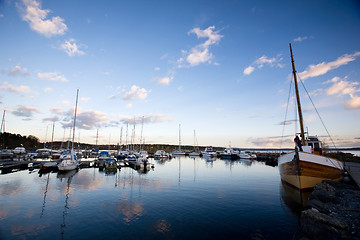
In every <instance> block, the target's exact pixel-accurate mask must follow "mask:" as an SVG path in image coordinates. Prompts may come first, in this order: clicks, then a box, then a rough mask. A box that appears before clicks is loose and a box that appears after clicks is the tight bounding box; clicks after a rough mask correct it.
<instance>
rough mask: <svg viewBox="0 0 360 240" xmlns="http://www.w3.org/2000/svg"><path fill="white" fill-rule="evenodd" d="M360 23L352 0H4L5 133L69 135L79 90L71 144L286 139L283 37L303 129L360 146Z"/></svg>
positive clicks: (290, 113)
mask: <svg viewBox="0 0 360 240" xmlns="http://www.w3.org/2000/svg"><path fill="white" fill-rule="evenodd" d="M359 26H360V3H359V2H358V1H352V0H348V1H334V0H319V1H312V0H304V1H292V0H290V1H266V0H263V1H236V0H227V1H223V0H220V1H205V0H204V1H196V0H195V1H194V0H192V1H187V0H185V1H146V0H144V1H138V0H134V1H115V0H113V1H112V0H107V1H92V0H89V1H69V0H63V1H49V0H43V1H39V0H2V1H0V36H1V37H0V109H1V113H2V114H1V116H3V112H4V110H5V117H3V118H2V119H4V120H3V121H4V125H5V126H4V127H5V131H6V132H11V133H16V134H21V135H26V136H28V135H34V136H36V137H38V138H39V139H40V140H41V141H51V136H52V128H53V126H54V140H56V141H61V140H66V139H68V138H69V137H71V134H72V133H71V130H70V129H71V128H72V123H73V118H74V108H75V102H76V91H77V89H79V103H78V111H77V119H76V132H75V139H76V141H80V142H85V143H90V144H95V143H96V139H97V140H98V143H99V144H109V143H111V144H117V143H120V141H121V143H122V144H125V143H126V142H128V143H129V142H130V141H131V136H135V137H133V142H135V143H140V141H141V139H144V140H143V141H144V142H145V143H148V144H152V143H163V144H179V133H180V141H181V144H182V145H193V144H196V145H200V146H207V145H212V146H224V147H226V146H228V145H231V146H232V147H239V148H281V147H282V148H284V147H293V141H292V139H293V138H294V134H295V132H298V131H299V130H298V129H299V124H298V121H297V119H298V117H296V112H295V105H294V104H293V102H294V101H293V100H294V97H293V92H294V90H293V89H294V85H293V84H291V73H292V68H291V59H290V51H289V43H291V44H292V48H293V53H294V59H295V65H296V70H297V73H298V77H299V79H300V80H301V82H300V83H299V88H300V95H301V105H302V109H303V115H304V125H305V127H306V129H307V130H308V132H309V134H310V135H317V136H319V137H320V139H321V140H323V141H324V142H325V143H326V145H328V146H330V147H334V145H335V147H360V124H359V119H360V84H359V83H360V27H359ZM302 83H303V85H304V86H305V88H306V91H307V92H308V94H307V93H306V91H304V88H303V87H302V86H303V85H302ZM289 93H290V95H289ZM307 95H310V97H311V100H312V102H313V103H314V105H315V107H316V109H314V107H313V105H312V102H311V101H310V100H309V98H308V97H307ZM288 102H289V104H288ZM317 112H318V113H319V115H320V118H319V117H318V114H317ZM134 123H135V124H134ZM323 123H324V126H325V127H324V126H323ZM2 130H3V129H2ZM126 133H127V134H126ZM126 135H127V137H126ZM97 136H98V137H97ZM141 137H142V138H141ZM333 143H334V145H333Z"/></svg>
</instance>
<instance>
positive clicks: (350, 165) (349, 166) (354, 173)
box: [344, 162, 360, 187]
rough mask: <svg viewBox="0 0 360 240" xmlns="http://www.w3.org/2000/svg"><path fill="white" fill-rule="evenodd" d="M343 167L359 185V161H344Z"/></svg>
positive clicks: (359, 185)
mask: <svg viewBox="0 0 360 240" xmlns="http://www.w3.org/2000/svg"><path fill="white" fill-rule="evenodd" d="M344 167H345V170H346V171H347V172H348V173H349V175H350V176H351V178H352V179H353V180H354V181H355V183H356V184H357V185H358V187H360V163H354V162H345V165H344Z"/></svg>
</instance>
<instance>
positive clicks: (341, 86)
mask: <svg viewBox="0 0 360 240" xmlns="http://www.w3.org/2000/svg"><path fill="white" fill-rule="evenodd" d="M334 79H335V78H333V80H334ZM357 85H359V83H358V82H349V81H345V80H340V79H337V80H336V81H335V82H334V84H333V85H332V86H331V87H330V88H328V89H327V90H326V93H327V94H328V95H335V94H337V95H340V96H341V95H347V94H353V93H355V92H357V91H359V90H358V89H356V86H357Z"/></svg>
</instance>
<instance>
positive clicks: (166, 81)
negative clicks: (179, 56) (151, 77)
mask: <svg viewBox="0 0 360 240" xmlns="http://www.w3.org/2000/svg"><path fill="white" fill-rule="evenodd" d="M172 79H173V78H172V77H162V78H156V79H155V80H156V82H157V83H158V84H162V85H169V84H170V82H171V80H172Z"/></svg>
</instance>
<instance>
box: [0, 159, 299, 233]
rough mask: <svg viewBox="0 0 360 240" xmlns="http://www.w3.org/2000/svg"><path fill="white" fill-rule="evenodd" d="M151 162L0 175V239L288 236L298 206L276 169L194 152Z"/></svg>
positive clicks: (294, 225)
mask: <svg viewBox="0 0 360 240" xmlns="http://www.w3.org/2000/svg"><path fill="white" fill-rule="evenodd" d="M154 162H155V164H156V168H155V169H156V171H154V169H150V170H147V171H146V172H145V171H144V170H135V169H132V168H130V167H123V168H121V170H117V171H116V172H115V173H114V174H106V173H105V171H102V172H99V171H98V169H97V168H94V169H90V168H86V169H80V170H79V171H78V172H77V171H72V172H67V173H47V174H43V175H42V176H43V177H42V178H39V177H38V176H31V175H29V174H27V173H26V174H21V172H18V173H14V174H13V175H11V174H9V175H7V176H6V178H5V177H4V176H1V175H0V193H6V192H7V194H5V195H0V200H1V201H0V239H2V238H1V237H3V236H1V232H3V234H4V237H3V239H13V238H16V239H26V238H36V239H40V240H42V239H48V238H49V236H50V234H51V233H54V232H55V233H56V235H57V237H53V238H55V239H59V238H61V239H67V238H75V239H78V238H82V239H98V238H99V239H102V238H104V239H116V238H125V239H130V238H133V239H145V238H146V239H176V240H177V239H190V238H192V239H205V238H206V239H209V240H210V239H219V238H225V237H226V238H229V239H251V238H253V239H256V238H260V239H265V238H266V239H289V238H291V237H292V234H293V231H294V230H295V227H296V224H297V219H295V215H294V214H292V211H293V210H291V209H293V208H294V205H295V209H296V206H297V205H296V202H295V204H294V201H293V199H292V198H291V197H289V196H288V195H289V191H288V190H287V189H285V188H286V187H287V186H283V185H280V179H279V173H278V171H277V169H276V168H272V167H269V166H266V165H265V163H264V162H257V161H256V160H253V161H251V160H235V161H232V160H219V159H216V160H215V161H209V160H208V159H204V158H199V157H195V158H189V157H179V158H173V159H171V160H154ZM230 171H231V172H230ZM32 175H35V174H32ZM1 177H3V178H1ZM12 186H14V187H15V188H16V189H17V190H16V191H13V190H12V189H10V188H11V187H12ZM26 189H31V191H23V190H26ZM290 190H292V189H290ZM15 192H16V194H17V195H16V194H15V195H16V196H15V195H14V193H15ZM280 194H281V196H280ZM74 199H76V201H74ZM219 200H221V201H219ZM40 207H41V208H40ZM289 209H290V210H289ZM32 210H34V212H35V214H34V216H33V212H32ZM295 211H296V210H295ZM289 213H290V214H289ZM39 215H40V218H39ZM26 217H29V219H27V218H26ZM81 219H91V220H90V221H87V222H86V224H83V223H82V222H81ZM259 219H260V220H259ZM294 219H295V220H294ZM3 220H4V221H3ZM19 222H21V224H19ZM294 222H295V223H294ZM215 225H216V228H214V227H211V226H215ZM284 225H285V226H284ZM209 226H210V227H209ZM279 226H280V227H279ZM7 229H11V230H12V232H11V231H7ZM104 229H105V230H104ZM184 229H187V231H184ZM5 230H6V231H5ZM34 232H36V234H37V235H35V233H34ZM190 232H191V233H190ZM289 232H290V234H288V233H289ZM115 233H116V235H115Z"/></svg>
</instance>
